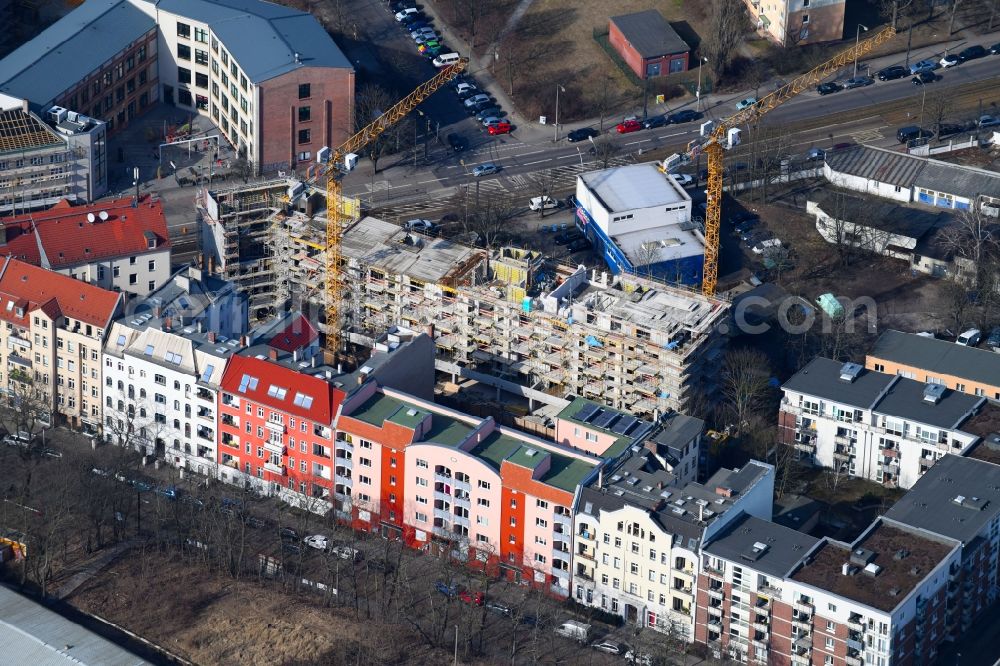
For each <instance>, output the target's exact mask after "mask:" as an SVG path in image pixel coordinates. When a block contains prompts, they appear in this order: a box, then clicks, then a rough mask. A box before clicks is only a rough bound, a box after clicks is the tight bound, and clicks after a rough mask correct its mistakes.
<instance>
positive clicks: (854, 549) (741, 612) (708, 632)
mask: <svg viewBox="0 0 1000 666" xmlns="http://www.w3.org/2000/svg"><path fill="white" fill-rule="evenodd" d="M949 458H953V456H949ZM961 559H962V558H961V545H960V543H959V542H958V541H957V540H955V539H953V538H950V537H947V536H944V535H940V534H933V533H929V532H926V531H924V530H921V529H918V528H915V527H912V526H909V525H905V524H902V523H899V522H896V521H894V520H890V519H888V518H884V519H877V520H876V521H875V522H874V523H872V525H871V526H869V527H868V528H867V529H866V530H865V531H864V532H863V533H862V534H861V535H860V536H859V537H858V538H857V539H856V540H854V541H853V542H852V543H850V544H848V543H841V542H837V541H833V540H830V539H828V538H824V539H822V540H817V539H815V538H813V537H810V536H808V535H805V534H802V533H800V532H796V531H794V530H791V529H789V528H786V527H782V526H780V525H776V524H774V523H770V522H766V521H762V520H758V519H756V518H754V517H752V516H742V517H741V518H740V519H739V520H735V521H732V522H731V523H730V526H729V528H728V529H727V530H725V531H723V532H720V533H719V534H718V535H717V537H716V538H715V539H714V540H712V541H710V542H709V543H708V544H707V545H706V546H705V549H704V552H703V554H702V557H701V567H700V569H701V571H700V575H699V578H698V620H697V624H696V636H697V641H698V642H699V643H704V644H706V645H707V646H708V647H709V649H710V652H711V653H712V656H714V657H716V658H722V657H728V658H731V659H733V660H735V661H739V662H741V663H751V664H796V665H801V666H811V665H812V664H829V665H831V666H842V665H847V666H862V665H863V664H882V665H883V666H888V665H890V664H892V665H896V664H923V663H932V662H933V660H934V657H935V656H936V652H937V649H938V646H939V645H940V644H941V643H942V642H943V641H944V640H945V638H946V635H947V631H946V609H947V607H948V605H949V604H950V603H951V601H950V599H951V595H952V594H953V593H954V591H955V590H954V589H953V585H952V581H953V580H954V576H955V575H956V573H957V572H958V571H960V570H961Z"/></svg>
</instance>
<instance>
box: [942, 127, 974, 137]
mask: <svg viewBox="0 0 1000 666" xmlns="http://www.w3.org/2000/svg"><path fill="white" fill-rule="evenodd" d="M970 129H971V128H969V127H968V126H966V125H956V124H952V123H948V124H945V125H941V126H939V127H938V131H937V137H938V138H939V139H943V138H945V137H946V136H955V135H956V134H961V133H962V132H965V131H969V130H970Z"/></svg>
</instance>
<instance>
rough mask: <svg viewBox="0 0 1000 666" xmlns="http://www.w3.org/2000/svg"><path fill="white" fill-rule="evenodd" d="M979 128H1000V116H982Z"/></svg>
mask: <svg viewBox="0 0 1000 666" xmlns="http://www.w3.org/2000/svg"><path fill="white" fill-rule="evenodd" d="M977 124H978V125H979V127H981V128H982V127H997V126H1000V116H991V115H982V116H979V121H978V123H977Z"/></svg>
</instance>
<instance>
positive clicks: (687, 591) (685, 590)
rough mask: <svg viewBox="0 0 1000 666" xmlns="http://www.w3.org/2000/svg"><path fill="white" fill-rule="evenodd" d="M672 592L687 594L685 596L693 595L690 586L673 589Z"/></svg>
mask: <svg viewBox="0 0 1000 666" xmlns="http://www.w3.org/2000/svg"><path fill="white" fill-rule="evenodd" d="M673 590H674V592H679V593H681V594H687V595H691V594H694V587H692V586H691V585H685V586H683V587H675V588H673Z"/></svg>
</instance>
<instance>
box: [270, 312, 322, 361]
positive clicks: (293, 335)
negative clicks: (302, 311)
mask: <svg viewBox="0 0 1000 666" xmlns="http://www.w3.org/2000/svg"><path fill="white" fill-rule="evenodd" d="M318 337H319V333H318V332H317V331H316V329H315V328H313V327H312V324H310V323H309V320H308V319H306V318H305V317H303V316H302V315H298V316H296V317H295V319H294V320H293V321H292V323H290V324H289V325H288V326H286V327H285V329H284V330H283V331H281V332H280V333H278V334H277V335H276V336H274V337H273V338H271V339H270V340H269V341H268V343H267V345H268V346H269V347H274V348H275V349H280V350H281V351H286V352H288V353H292V352H294V351H296V350H299V349H302V348H303V347H307V346H309V344H311V343H312V342H313V340H315V339H316V338H318Z"/></svg>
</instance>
